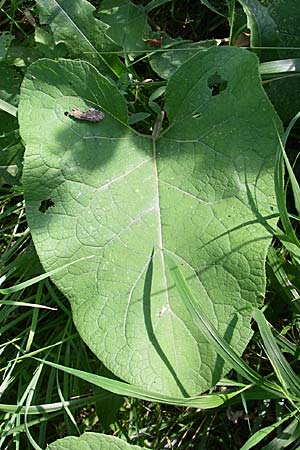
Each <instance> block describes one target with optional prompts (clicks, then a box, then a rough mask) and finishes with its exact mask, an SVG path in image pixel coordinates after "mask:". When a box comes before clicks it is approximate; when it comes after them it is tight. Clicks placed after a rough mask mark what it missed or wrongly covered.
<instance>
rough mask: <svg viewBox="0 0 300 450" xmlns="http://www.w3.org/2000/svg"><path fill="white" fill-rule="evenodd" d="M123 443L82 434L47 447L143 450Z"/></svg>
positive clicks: (113, 439)
mask: <svg viewBox="0 0 300 450" xmlns="http://www.w3.org/2000/svg"><path fill="white" fill-rule="evenodd" d="M144 448H145V447H140V446H138V445H129V444H127V443H126V442H125V441H122V440H121V439H118V438H116V437H114V436H106V435H105V434H97V433H84V434H83V435H82V436H80V437H75V436H74V437H73V436H71V437H65V438H63V439H59V440H58V441H55V442H53V443H52V444H50V445H49V446H47V449H48V450H79V449H80V450H143V449H144Z"/></svg>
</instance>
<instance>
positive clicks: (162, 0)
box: [144, 0, 174, 14]
mask: <svg viewBox="0 0 300 450" xmlns="http://www.w3.org/2000/svg"><path fill="white" fill-rule="evenodd" d="M173 1H174V0H152V1H151V2H149V3H148V4H147V5H145V7H144V11H145V13H146V14H148V13H149V12H150V11H152V10H153V9H155V8H158V7H159V6H163V5H165V4H166V3H171V2H173Z"/></svg>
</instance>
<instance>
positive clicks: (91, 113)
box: [68, 108, 105, 122]
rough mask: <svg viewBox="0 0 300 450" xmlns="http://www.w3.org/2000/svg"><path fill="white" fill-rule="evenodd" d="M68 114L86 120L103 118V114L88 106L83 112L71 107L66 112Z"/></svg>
mask: <svg viewBox="0 0 300 450" xmlns="http://www.w3.org/2000/svg"><path fill="white" fill-rule="evenodd" d="M68 116H71V117H74V119H79V120H87V121H88V122H101V120H103V119H104V117H105V114H104V113H103V112H102V111H98V109H95V108H89V109H88V110H87V111H85V112H83V111H80V109H78V108H72V111H71V112H69V113H68Z"/></svg>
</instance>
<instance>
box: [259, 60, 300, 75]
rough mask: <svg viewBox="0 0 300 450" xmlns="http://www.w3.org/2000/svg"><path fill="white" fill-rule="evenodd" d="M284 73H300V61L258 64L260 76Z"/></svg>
mask: <svg viewBox="0 0 300 450" xmlns="http://www.w3.org/2000/svg"><path fill="white" fill-rule="evenodd" d="M285 72H300V59H299V58H294V59H280V60H277V61H268V62H264V63H261V64H259V73H260V74H261V75H270V74H276V73H285Z"/></svg>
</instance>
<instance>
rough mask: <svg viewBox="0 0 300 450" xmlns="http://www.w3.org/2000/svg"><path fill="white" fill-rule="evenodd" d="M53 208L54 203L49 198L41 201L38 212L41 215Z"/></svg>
mask: <svg viewBox="0 0 300 450" xmlns="http://www.w3.org/2000/svg"><path fill="white" fill-rule="evenodd" d="M54 206H55V203H54V201H53V200H51V198H48V199H47V200H42V201H41V204H40V207H39V211H40V212H41V213H43V214H45V212H47V211H48V209H49V208H53V207H54Z"/></svg>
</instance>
